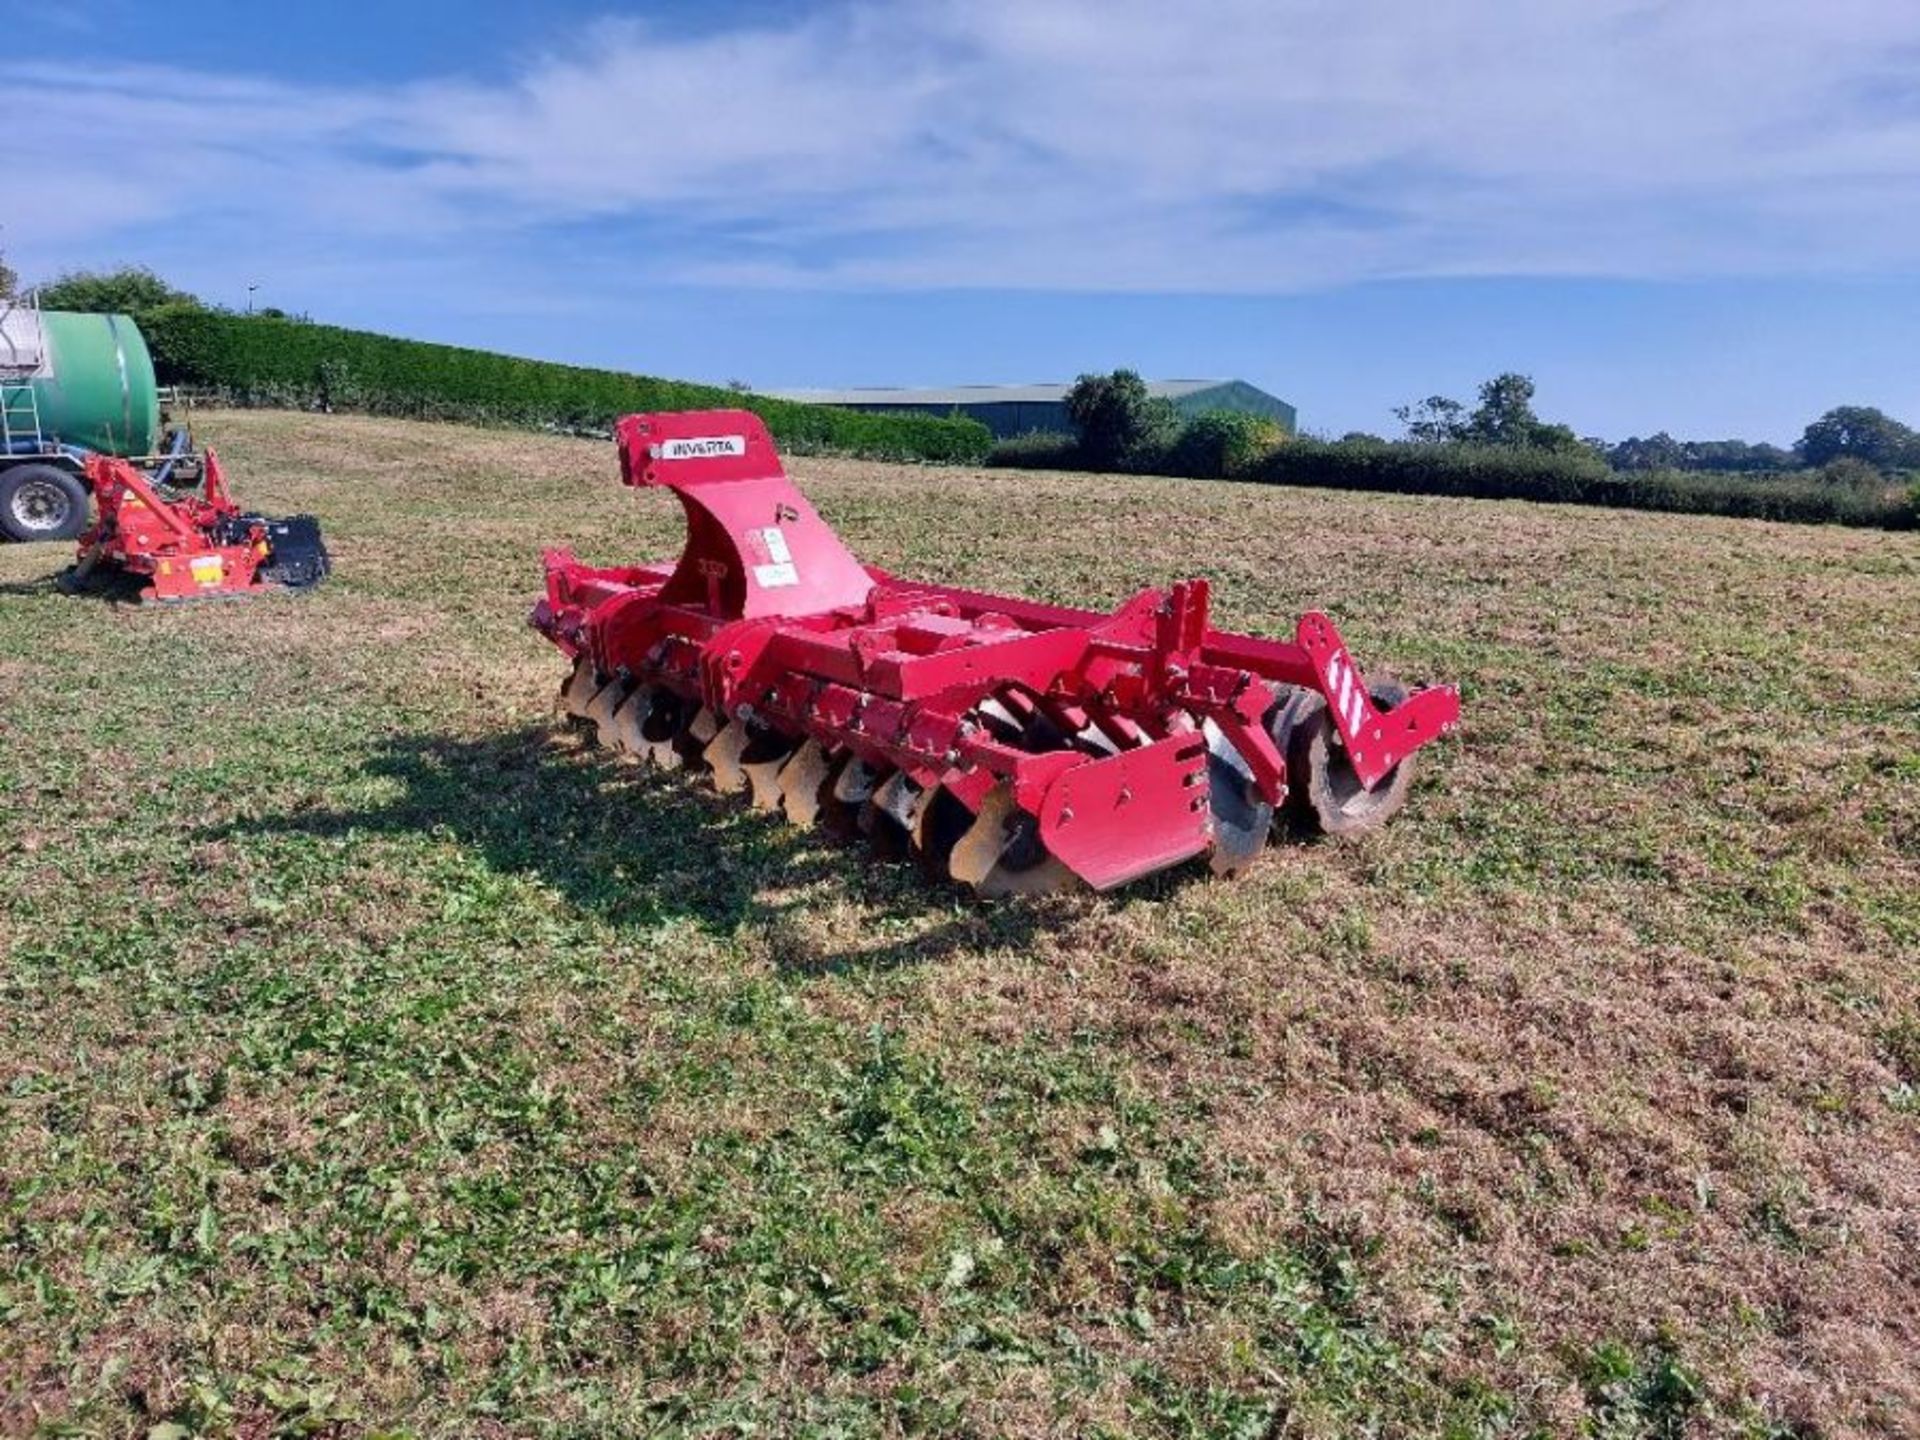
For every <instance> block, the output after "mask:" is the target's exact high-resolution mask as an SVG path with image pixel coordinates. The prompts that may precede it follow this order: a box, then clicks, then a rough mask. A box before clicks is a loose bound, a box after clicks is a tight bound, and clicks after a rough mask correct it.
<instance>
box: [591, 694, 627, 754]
mask: <svg viewBox="0 0 1920 1440" xmlns="http://www.w3.org/2000/svg"><path fill="white" fill-rule="evenodd" d="M632 693H633V686H632V685H631V684H630V683H629V682H628V681H625V680H621V679H617V678H616V679H613V680H609V681H608V682H607V683H606V684H604V685H602V686H601V687H600V688H599V689H598V690H597V691H595V692H594V696H593V699H591V700H589V701H588V702H587V709H586V719H587V721H588V722H589V723H590V724H591V725H592V726H593V732H594V739H595V740H597V741H599V743H600V744H601V745H603V746H605V747H606V748H607V749H609V750H612V749H615V748H617V747H618V745H619V737H618V736H617V735H616V734H615V732H614V728H613V712H614V711H616V710H618V709H619V708H620V707H621V706H622V705H624V704H625V703H626V699H627V696H628V695H630V694H632Z"/></svg>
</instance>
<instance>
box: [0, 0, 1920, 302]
mask: <svg viewBox="0 0 1920 1440" xmlns="http://www.w3.org/2000/svg"><path fill="white" fill-rule="evenodd" d="M1917 58H1920V6H1916V5H1914V4H1913V3H1912V0H1823V3H1821V4H1819V5H1811V4H1807V3H1804V0H1558V3H1555V0H1452V3H1444V0H1426V3H1385V0H1348V3H1326V0H1189V3H1187V4H1185V5H1183V6H1180V7H1173V6H1168V5H1165V4H1164V3H1156V0H926V3H917V4H893V5H879V4H851V5H842V6H838V7H834V8H829V9H824V10H817V11H814V12H812V13H810V14H808V15H807V16H805V17H804V18H801V19H798V20H790V21H785V22H782V23H779V24H770V25H762V26H759V27H757V28H743V29H736V30H732V31H723V32H720V33H717V34H703V35H700V36H697V37H688V36H683V35H674V34H669V33H664V32H661V31H659V30H657V29H650V28H649V27H647V26H645V25H641V24H628V23H620V24H608V25H601V26H596V27H592V28H591V29H589V30H588V31H586V32H584V33H582V34H581V35H579V36H578V37H576V40H575V43H574V44H572V45H571V46H570V47H568V48H567V49H566V50H565V51H563V52H557V53H552V54H548V55H546V56H544V57H542V58H539V59H537V60H535V61H533V62H531V63H530V64H528V65H527V66H526V67H525V68H524V69H523V70H521V71H520V72H519V73H518V75H517V77H516V78H515V79H514V80H513V81H512V82H511V83H508V84H504V85H503V84H499V83H495V82H489V83H485V84H483V83H480V82H479V81H472V82H466V81H461V80H458V79H454V80H440V81H435V82H431V83H428V82H422V83H419V84H416V85H413V86H408V87H402V88H398V89H388V90H374V89H371V88H369V89H351V88H342V87H319V86H312V85H303V84H298V83H290V82H285V81H281V80H277V79H274V78H271V77H254V78H251V79H244V80H238V81H235V80H230V79H221V78H218V77H211V76H192V75H184V76H183V75H181V74H179V73H178V72H169V73H168V74H166V75H164V76H163V75H159V74H157V73H152V72H145V71H139V70H121V71H107V72H101V71H98V70H94V71H91V72H87V73H86V74H85V75H84V77H83V78H81V79H79V80H76V76H75V71H74V70H73V69H71V68H68V67H60V68H58V69H57V70H56V69H54V68H52V67H44V68H41V67H34V66H18V65H15V66H0V78H3V79H5V80H6V81H7V82H8V84H9V86H10V88H11V89H13V90H14V91H15V93H16V94H20V93H24V94H25V95H26V96H27V97H28V98H27V99H26V102H25V103H23V104H20V105H19V106H18V107H17V108H15V109H14V111H13V114H14V115H15V117H16V118H15V121H14V123H13V124H12V125H11V126H10V130H11V133H12V137H13V141H14V143H13V144H12V145H10V147H9V149H10V155H11V156H12V157H15V159H14V163H16V164H18V157H22V156H24V157H27V158H26V160H25V167H26V173H25V174H24V175H23V174H21V173H20V171H19V170H17V169H16V171H15V172H14V174H13V176H12V177H11V178H10V184H9V187H8V190H9V201H10V203H9V204H8V206H7V209H8V211H9V214H8V216H7V220H8V228H7V230H6V231H5V233H4V237H3V238H4V239H5V241H6V243H7V245H8V246H9V248H10V250H11V251H12V252H13V253H14V254H15V255H16V256H17V257H19V258H20V259H21V260H22V261H23V262H25V263H26V264H27V266H28V268H33V266H34V265H36V264H37V265H39V266H41V267H42V268H53V267H57V266H58V265H59V264H61V263H63V262H64V261H65V260H66V259H67V258H69V257H77V258H79V259H82V260H88V261H93V260H99V259H103V258H111V257H112V256H113V255H117V254H126V253H135V254H139V255H142V256H143V257H148V258H155V259H156V261H157V260H158V259H159V258H160V257H163V256H164V257H172V258H178V259H184V260H185V261H186V262H187V263H188V264H189V268H191V264H192V257H193V256H194V255H196V254H198V253H203V252H207V253H211V252H218V253H220V254H222V255H227V256H231V255H233V254H235V253H238V252H244V253H245V255H246V256H247V257H248V260H249V263H251V262H253V261H254V260H256V259H257V258H259V257H269V258H270V259H271V260H272V263H275V264H276V265H278V266H279V268H280V270H281V271H282V272H284V271H285V270H286V268H287V267H288V266H289V265H299V264H307V265H309V266H312V267H315V268H316V269H317V268H325V267H331V268H334V269H338V268H339V267H340V266H342V265H353V264H358V265H361V266H364V267H365V270H366V273H368V274H369V275H370V276H371V275H375V274H377V273H379V272H380V270H381V269H382V267H383V266H388V265H391V266H393V267H398V268H404V270H405V273H407V274H408V275H413V276H417V274H418V271H419V266H420V264H421V263H422V262H423V261H425V260H428V259H430V258H431V257H433V256H435V255H458V256H460V257H461V259H460V261H459V264H460V265H461V266H462V267H463V268H464V269H466V270H467V271H469V272H471V273H474V274H485V273H487V265H488V264H489V263H493V261H494V260H497V261H498V263H499V265H500V267H501V272H502V274H503V275H504V274H505V273H508V272H510V273H512V274H513V275H514V276H516V277H518V278H519V279H520V280H521V281H524V280H525V278H526V277H527V276H528V275H529V274H533V273H537V269H538V266H537V263H536V262H535V260H534V259H533V258H532V257H533V256H535V255H536V254H537V253H539V252H540V251H541V250H542V248H543V247H546V246H548V245H550V244H551V243H553V241H554V237H556V236H561V237H567V245H568V249H567V252H566V253H568V254H569V255H570V256H572V257H574V263H584V264H600V265H607V266H613V265H615V264H618V265H619V266H621V267H623V268H624V269H626V270H628V271H629V272H634V273H638V274H640V275H644V276H647V277H652V278H665V279H681V280H705V281H716V282H732V283H752V284H775V285H780V284H793V285H873V286H903V287H922V286H926V287H932V286H962V287H968V286H1011V287H1021V286H1033V287H1048V288H1070V289H1117V290H1170V289H1208V290H1223V291H1249V292H1252V291H1285V290H1293V289H1301V288H1311V287H1316V286H1325V285H1332V284H1339V283H1343V282H1350V281H1356V280H1363V279H1368V278H1376V277H1382V276H1415V275H1454V274H1470V275H1498V274H1525V275H1541V274H1568V275H1589V276H1591V275H1598V276H1629V277H1669V276H1687V275H1720V274H1755V273H1767V274H1808V273H1886V272H1901V273H1911V272H1912V271H1914V270H1915V269H1916V268H1920V266H1917V265H1916V260H1920V243H1917V242H1916V240H1915V238H1914V237H1915V235H1916V234H1920V184H1917V183H1916V182H1920V81H1916V79H1915V77H1916V75H1917V74H1920V65H1916V63H1915V62H1916V59H1917ZM23 125H24V130H25V133H24V134H23V133H22V126H23ZM16 182H24V183H16ZM22 195H35V196H39V197H52V199H51V203H35V204H31V205H29V204H23V203H22V202H21V201H20V200H19V199H17V198H15V197H17V196H22ZM187 226H192V227H193V228H191V229H188V228H186V227H187ZM488 257H492V260H490V259H489V258H488ZM410 283H411V282H410Z"/></svg>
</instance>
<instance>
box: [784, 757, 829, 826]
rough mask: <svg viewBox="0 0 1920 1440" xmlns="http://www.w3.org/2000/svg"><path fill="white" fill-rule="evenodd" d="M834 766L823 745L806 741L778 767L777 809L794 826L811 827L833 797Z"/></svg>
mask: <svg viewBox="0 0 1920 1440" xmlns="http://www.w3.org/2000/svg"><path fill="white" fill-rule="evenodd" d="M835 772H836V764H835V761H834V759H833V757H832V756H831V755H829V754H828V753H827V748H826V746H824V745H822V744H821V743H820V742H819V741H818V740H814V739H811V738H809V739H808V740H807V741H806V742H805V743H804V744H802V745H801V747H800V748H799V749H798V750H796V751H794V752H793V754H791V755H789V756H788V757H787V763H786V764H785V765H783V766H781V767H780V808H781V809H782V810H784V811H785V812H786V816H787V819H789V820H791V821H792V822H793V823H794V824H796V825H811V824H813V822H814V821H815V820H817V819H818V818H819V816H820V808H821V806H822V805H824V804H827V803H830V802H831V801H832V798H833V794H832V787H833V781H834V779H835Z"/></svg>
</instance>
